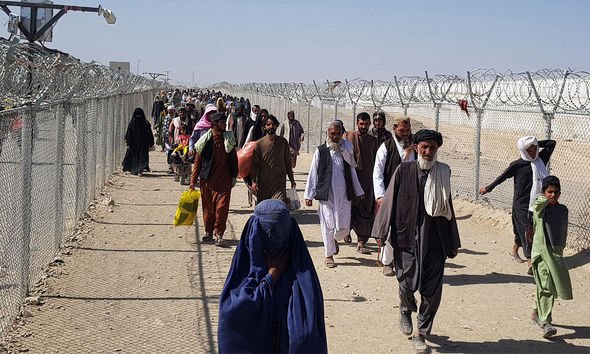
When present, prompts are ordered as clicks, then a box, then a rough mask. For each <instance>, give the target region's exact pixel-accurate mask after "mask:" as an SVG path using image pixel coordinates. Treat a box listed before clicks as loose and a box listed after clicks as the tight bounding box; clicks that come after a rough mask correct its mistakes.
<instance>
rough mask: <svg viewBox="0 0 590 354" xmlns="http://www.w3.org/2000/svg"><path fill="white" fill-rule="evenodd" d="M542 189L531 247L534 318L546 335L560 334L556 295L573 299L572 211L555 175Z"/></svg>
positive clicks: (535, 205)
mask: <svg viewBox="0 0 590 354" xmlns="http://www.w3.org/2000/svg"><path fill="white" fill-rule="evenodd" d="M541 190H542V192H543V194H539V195H538V196H537V198H536V200H535V203H534V207H533V228H534V229H533V230H534V236H533V240H532V248H531V261H532V268H533V276H534V278H535V283H536V285H537V292H536V296H535V304H534V305H533V314H532V319H533V321H534V322H535V323H536V324H537V325H538V326H539V327H541V328H542V329H543V337H544V338H549V337H552V336H554V335H555V334H556V333H557V329H556V328H555V327H553V325H552V324H551V322H552V317H551V312H552V310H553V302H554V300H555V298H556V297H557V298H560V299H563V300H571V299H572V298H573V295H572V282H571V280H570V275H569V272H568V268H567V264H566V263H565V261H564V259H563V249H564V247H565V244H566V239H567V224H568V210H567V207H566V206H565V205H562V204H559V203H558V200H559V196H560V195H561V184H560V182H559V179H558V178H557V177H555V176H547V177H545V178H544V179H543V182H542V189H541Z"/></svg>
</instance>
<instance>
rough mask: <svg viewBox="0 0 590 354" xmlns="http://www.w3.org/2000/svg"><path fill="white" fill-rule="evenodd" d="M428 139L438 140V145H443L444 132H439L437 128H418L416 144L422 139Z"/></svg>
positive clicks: (415, 136) (415, 137)
mask: <svg viewBox="0 0 590 354" xmlns="http://www.w3.org/2000/svg"><path fill="white" fill-rule="evenodd" d="M427 140H434V141H436V143H437V144H438V147H441V146H442V144H443V137H442V134H441V133H439V132H437V131H436V130H430V129H422V130H418V131H417V132H416V134H414V144H418V143H419V142H421V141H427Z"/></svg>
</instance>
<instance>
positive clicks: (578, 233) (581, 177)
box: [213, 70, 590, 249]
mask: <svg viewBox="0 0 590 354" xmlns="http://www.w3.org/2000/svg"><path fill="white" fill-rule="evenodd" d="M213 88H214V89H218V90H221V91H223V92H224V93H228V94H231V95H234V96H238V97H240V96H243V97H249V98H250V100H251V102H252V104H259V105H261V106H262V107H263V108H267V109H268V110H269V111H270V112H271V113H272V114H274V115H276V116H277V117H278V118H279V120H283V119H286V112H287V111H288V110H291V109H292V110H294V111H295V114H296V118H297V119H298V120H299V121H300V122H301V124H302V125H303V127H304V129H305V132H306V139H307V141H306V142H305V143H304V144H303V147H302V149H304V150H305V151H307V152H313V151H314V149H315V148H316V147H317V146H318V145H319V144H321V143H323V141H324V138H325V126H326V124H325V123H326V122H328V121H330V120H333V119H334V117H338V118H339V119H341V120H342V121H343V122H344V124H345V126H346V128H347V129H355V126H356V123H355V117H356V114H357V113H359V112H362V111H367V112H369V113H372V112H373V111H375V110H384V111H385V112H387V113H388V116H389V117H391V116H395V115H398V114H407V115H409V116H410V117H411V118H412V129H413V131H417V130H418V129H421V128H430V129H435V130H438V131H440V132H441V133H442V134H443V136H444V139H445V142H444V146H443V148H442V149H441V150H440V152H439V154H440V156H439V158H440V160H441V161H444V162H446V163H448V164H449V165H450V166H451V169H452V179H453V181H452V186H453V189H454V192H455V193H456V195H460V196H463V197H465V198H468V199H470V200H476V201H478V202H481V203H484V204H487V205H488V206H492V207H498V208H503V209H506V210H510V208H511V205H512V194H513V182H512V181H506V182H505V183H503V184H502V185H500V186H498V187H497V188H496V189H494V191H493V192H492V193H489V194H486V195H485V196H480V195H479V193H478V191H479V188H480V187H481V186H484V185H487V184H489V183H490V182H491V181H493V180H494V179H495V178H496V177H497V176H498V175H500V173H502V172H503V171H504V169H505V168H507V167H508V164H509V163H510V162H511V161H513V160H516V159H518V158H519V157H520V156H519V153H518V150H517V148H516V141H517V140H518V138H519V137H521V136H524V135H535V136H536V137H537V138H538V139H554V140H556V141H557V147H556V150H555V152H554V154H553V156H552V158H551V161H550V173H551V174H554V175H556V176H558V177H559V178H560V179H561V181H562V196H561V199H560V201H561V202H562V203H564V204H565V205H567V206H568V208H569V210H570V216H569V222H570V228H569V237H568V246H569V247H572V248H575V249H588V248H590V212H589V211H588V210H587V209H586V206H587V205H588V204H589V203H590V179H588V177H587V176H586V170H585V168H584V165H583V162H582V161H585V160H586V158H588V157H590V153H589V151H590V150H589V148H590V73H587V72H575V71H570V70H568V71H561V70H542V71H538V72H534V73H532V72H523V73H512V72H506V73H497V72H495V71H494V70H477V71H474V72H468V73H467V75H466V76H465V77H459V76H455V75H435V76H431V75H429V74H428V72H425V75H424V76H423V77H399V78H398V77H396V76H394V79H393V80H391V81H373V80H364V79H354V80H344V81H325V82H321V83H318V82H315V81H314V82H313V83H311V84H303V83H247V84H228V83H222V84H217V85H214V86H213ZM387 127H388V128H389V129H391V128H392V125H391V122H389V123H388V125H387ZM580 162H582V163H580Z"/></svg>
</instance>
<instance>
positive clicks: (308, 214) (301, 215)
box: [291, 209, 320, 225]
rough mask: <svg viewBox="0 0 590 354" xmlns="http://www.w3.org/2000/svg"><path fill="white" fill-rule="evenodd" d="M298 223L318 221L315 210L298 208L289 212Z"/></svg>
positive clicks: (306, 223) (307, 223)
mask: <svg viewBox="0 0 590 354" xmlns="http://www.w3.org/2000/svg"><path fill="white" fill-rule="evenodd" d="M291 216H292V217H293V218H294V219H295V221H297V223H298V224H299V225H317V224H319V223H320V218H319V217H318V212H317V210H310V209H305V210H298V211H296V212H294V213H292V214H291Z"/></svg>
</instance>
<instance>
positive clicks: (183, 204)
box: [174, 189, 201, 226]
mask: <svg viewBox="0 0 590 354" xmlns="http://www.w3.org/2000/svg"><path fill="white" fill-rule="evenodd" d="M200 198H201V192H199V191H198V190H190V189H189V190H186V191H184V192H182V195H181V196H180V201H179V202H178V208H176V215H175V216H174V226H180V225H192V224H193V222H194V221H195V216H196V215H197V207H198V206H199V199H200Z"/></svg>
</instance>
